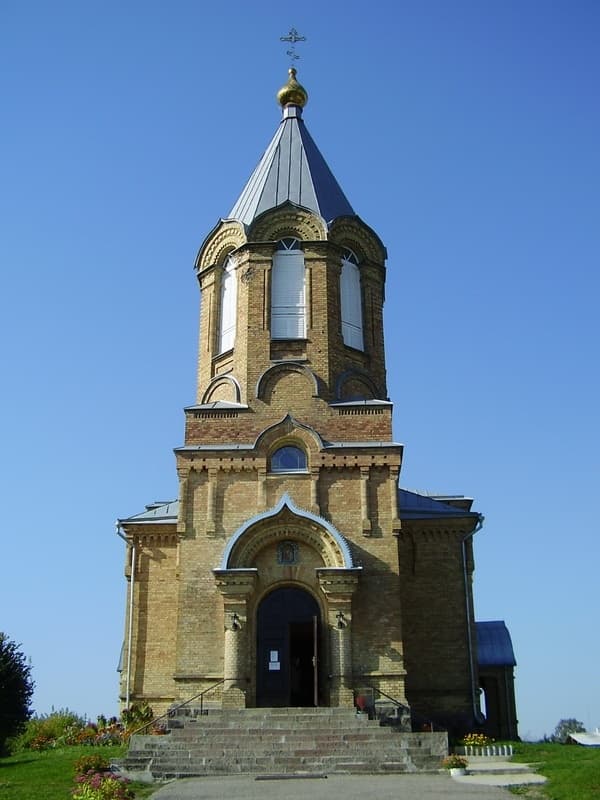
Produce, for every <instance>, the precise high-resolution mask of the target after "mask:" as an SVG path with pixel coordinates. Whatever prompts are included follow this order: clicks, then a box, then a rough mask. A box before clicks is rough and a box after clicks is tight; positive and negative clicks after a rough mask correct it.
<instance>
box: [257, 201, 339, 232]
mask: <svg viewBox="0 0 600 800" xmlns="http://www.w3.org/2000/svg"><path fill="white" fill-rule="evenodd" d="M289 236H295V237H297V238H298V239H304V240H309V241H310V240H312V241H314V240H317V241H323V240H325V239H327V225H326V223H325V220H324V219H323V218H322V217H319V216H318V215H317V214H313V213H312V212H311V211H307V210H306V209H304V208H302V207H301V206H297V205H295V204H294V203H291V202H290V201H289V200H287V201H286V202H285V203H282V204H281V205H280V206H277V208H275V209H269V210H268V211H265V212H263V213H262V214H261V215H260V216H259V217H257V218H256V219H255V220H254V222H253V223H252V225H251V226H250V228H249V230H248V239H249V240H250V241H253V242H276V241H279V240H280V239H283V238H286V237H289Z"/></svg>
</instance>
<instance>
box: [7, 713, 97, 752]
mask: <svg viewBox="0 0 600 800" xmlns="http://www.w3.org/2000/svg"><path fill="white" fill-rule="evenodd" d="M84 726H85V720H83V719H82V718H81V717H79V716H77V714H75V713H74V712H73V711H69V710H68V709H66V708H64V709H60V710H58V711H53V712H52V713H51V714H42V715H40V716H35V717H33V718H32V719H30V720H29V722H28V723H27V725H26V726H25V730H24V731H23V733H22V734H21V735H20V736H18V737H17V738H16V739H15V740H14V746H13V749H14V750H16V751H18V750H28V749H31V750H45V749H47V748H48V747H56V746H57V745H61V744H71V739H72V738H73V737H74V736H75V735H76V732H77V731H79V730H81V728H83V727H84Z"/></svg>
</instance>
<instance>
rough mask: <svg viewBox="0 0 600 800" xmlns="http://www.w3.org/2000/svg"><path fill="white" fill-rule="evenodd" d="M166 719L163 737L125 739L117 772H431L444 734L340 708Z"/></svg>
mask: <svg viewBox="0 0 600 800" xmlns="http://www.w3.org/2000/svg"><path fill="white" fill-rule="evenodd" d="M187 714H188V716H178V717H175V718H173V719H170V721H169V728H170V733H168V734H167V735H165V736H140V735H136V736H132V738H131V741H130V744H129V752H128V754H127V756H126V758H125V759H124V760H123V761H122V762H121V763H120V764H119V768H120V770H121V771H122V772H123V773H124V774H126V775H127V776H128V777H131V778H133V779H136V780H145V781H163V780H170V779H172V778H189V777H199V776H204V775H231V774H239V773H253V774H270V775H273V774H277V775H279V774H295V775H299V774H304V775H306V774H318V773H325V774H347V773H394V772H417V771H435V770H437V769H439V766H440V761H441V759H442V758H443V756H444V755H446V753H447V752H448V749H447V748H448V742H447V737H446V734H445V733H406V732H400V731H398V729H397V728H394V727H393V726H381V725H380V724H379V722H378V721H376V720H369V719H368V717H367V716H366V715H357V714H356V713H355V712H354V711H353V710H352V709H344V708H270V709H267V708H253V709H244V710H242V711H210V712H209V713H208V714H207V715H202V716H194V714H193V711H192V712H190V710H189V709H187Z"/></svg>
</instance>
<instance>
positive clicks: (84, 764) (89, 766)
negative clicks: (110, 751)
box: [73, 753, 110, 775]
mask: <svg viewBox="0 0 600 800" xmlns="http://www.w3.org/2000/svg"><path fill="white" fill-rule="evenodd" d="M73 766H74V769H75V774H76V775H85V773H86V772H89V771H90V770H93V771H96V772H106V771H107V770H108V769H110V760H109V759H108V758H106V756H105V755H104V754H103V753H93V754H91V755H89V756H80V757H79V758H78V759H77V761H76V762H75V764H74V765H73Z"/></svg>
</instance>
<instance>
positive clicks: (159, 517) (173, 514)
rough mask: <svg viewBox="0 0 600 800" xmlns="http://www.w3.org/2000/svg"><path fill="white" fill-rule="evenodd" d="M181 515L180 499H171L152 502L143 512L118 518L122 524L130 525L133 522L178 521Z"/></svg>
mask: <svg viewBox="0 0 600 800" xmlns="http://www.w3.org/2000/svg"><path fill="white" fill-rule="evenodd" d="M178 515H179V501H178V500H169V501H168V502H166V503H161V502H157V503H150V505H147V506H146V510H145V511H142V512H141V514H134V515H133V516H132V517H125V518H124V519H120V520H118V522H119V523H120V524H126V525H130V524H131V523H137V522H139V523H144V524H146V525H147V524H148V523H150V524H153V523H157V522H162V523H165V522H176V521H177V516H178Z"/></svg>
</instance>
